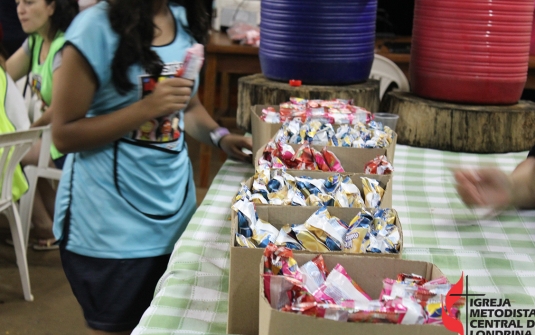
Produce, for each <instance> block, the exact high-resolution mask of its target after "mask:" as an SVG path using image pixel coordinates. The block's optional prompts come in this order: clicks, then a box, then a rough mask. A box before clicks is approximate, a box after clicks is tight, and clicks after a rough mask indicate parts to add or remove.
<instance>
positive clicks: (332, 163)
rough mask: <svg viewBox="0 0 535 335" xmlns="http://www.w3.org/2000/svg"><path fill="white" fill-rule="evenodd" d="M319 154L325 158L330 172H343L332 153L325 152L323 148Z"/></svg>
mask: <svg viewBox="0 0 535 335" xmlns="http://www.w3.org/2000/svg"><path fill="white" fill-rule="evenodd" d="M321 153H322V154H323V157H324V158H325V161H326V162H327V165H328V166H329V169H330V171H335V172H344V168H343V167H342V164H341V163H340V161H339V160H338V158H337V157H336V155H335V154H334V153H333V152H331V151H329V150H327V148H326V147H324V148H323V149H322V150H321Z"/></svg>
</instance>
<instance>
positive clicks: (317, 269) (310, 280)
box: [298, 255, 327, 294]
mask: <svg viewBox="0 0 535 335" xmlns="http://www.w3.org/2000/svg"><path fill="white" fill-rule="evenodd" d="M298 271H299V272H300V273H301V277H302V278H303V284H304V287H305V288H306V290H307V291H308V292H310V293H312V294H313V293H314V292H316V290H318V289H319V288H320V286H321V285H323V283H325V279H326V278H327V270H326V268H325V262H324V261H323V256H321V255H318V256H316V257H315V258H314V259H313V260H311V261H308V262H306V263H305V264H303V265H302V266H301V267H299V269H298Z"/></svg>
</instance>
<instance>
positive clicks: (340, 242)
mask: <svg viewBox="0 0 535 335" xmlns="http://www.w3.org/2000/svg"><path fill="white" fill-rule="evenodd" d="M232 209H233V210H234V211H235V212H236V213H237V218H238V231H237V233H236V241H237V243H238V244H239V245H240V246H242V247H248V248H264V247H266V246H267V245H268V244H269V243H274V244H275V245H277V246H284V247H287V248H290V249H294V250H309V251H315V252H327V251H344V252H348V253H367V252H368V253H398V252H399V249H400V231H399V229H398V227H397V226H396V225H395V222H396V213H395V211H394V210H392V209H370V210H369V211H368V210H366V209H364V208H363V209H362V210H361V212H359V213H358V214H357V215H356V216H355V217H354V218H353V219H352V220H351V222H349V224H348V223H346V222H344V221H343V220H341V219H339V218H338V217H335V216H332V215H330V214H329V212H328V210H327V207H321V208H319V209H318V210H317V211H316V212H315V213H314V214H312V215H311V216H310V217H309V218H308V219H307V220H306V222H305V223H303V224H286V225H284V226H283V227H282V228H281V229H280V231H279V230H278V229H277V228H275V227H274V226H273V225H271V224H270V223H269V222H266V221H264V220H262V219H259V218H258V217H257V214H256V211H255V208H254V204H253V203H252V202H249V201H247V200H245V199H242V200H240V201H237V202H236V203H234V205H232Z"/></svg>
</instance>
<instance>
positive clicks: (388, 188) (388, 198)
mask: <svg viewBox="0 0 535 335" xmlns="http://www.w3.org/2000/svg"><path fill="white" fill-rule="evenodd" d="M286 173H288V174H289V175H292V176H294V177H302V176H307V177H311V178H314V179H327V178H329V177H330V176H332V175H335V174H337V172H323V171H309V170H287V171H286ZM341 175H342V176H349V178H351V181H353V184H355V186H357V188H358V189H359V191H360V194H361V195H362V198H363V199H364V190H363V186H362V179H360V177H367V178H370V179H375V180H377V181H378V182H379V185H380V186H381V187H382V188H383V189H384V190H385V193H384V194H383V197H382V199H381V205H380V206H379V207H381V208H392V175H377V174H365V173H341ZM253 182H254V176H253V177H251V178H249V179H247V181H245V182H244V183H243V184H244V185H246V186H247V187H248V188H249V190H252V189H253ZM234 202H235V199H233V200H232V203H234ZM256 206H273V205H264V204H256Z"/></svg>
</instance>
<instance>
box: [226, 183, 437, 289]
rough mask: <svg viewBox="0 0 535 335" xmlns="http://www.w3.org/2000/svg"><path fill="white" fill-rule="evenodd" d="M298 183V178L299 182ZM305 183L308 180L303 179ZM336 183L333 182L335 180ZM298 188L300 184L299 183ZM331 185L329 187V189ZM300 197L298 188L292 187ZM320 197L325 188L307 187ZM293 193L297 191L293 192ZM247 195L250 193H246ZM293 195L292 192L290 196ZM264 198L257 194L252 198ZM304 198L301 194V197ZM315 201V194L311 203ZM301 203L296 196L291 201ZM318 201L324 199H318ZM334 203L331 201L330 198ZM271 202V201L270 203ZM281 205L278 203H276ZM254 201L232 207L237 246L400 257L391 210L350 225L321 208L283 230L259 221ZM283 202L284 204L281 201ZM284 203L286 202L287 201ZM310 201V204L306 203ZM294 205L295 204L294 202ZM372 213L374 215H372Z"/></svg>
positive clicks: (356, 219)
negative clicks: (302, 220) (271, 245)
mask: <svg viewBox="0 0 535 335" xmlns="http://www.w3.org/2000/svg"><path fill="white" fill-rule="evenodd" d="M296 179H297V178H296ZM304 180H305V181H306V180H307V179H304ZM333 181H334V179H333ZM297 183H298V184H299V183H301V182H297ZM329 186H330V185H329V183H328V187H329ZM289 187H290V188H293V189H294V190H295V192H296V194H297V193H299V194H301V193H300V192H299V190H298V189H297V188H295V187H294V186H292V185H291V184H289ZM308 187H309V188H310V189H312V190H314V189H315V190H316V191H312V192H315V193H318V196H325V197H327V198H329V197H330V196H329V195H327V194H319V192H320V189H324V188H325V186H324V185H321V184H318V186H317V187H316V186H310V185H309V186H308ZM292 192H294V191H292ZM244 193H247V192H244ZM288 193H291V192H288ZM255 195H258V196H259V197H263V196H262V195H259V194H258V193H256V194H253V195H252V196H251V198H254V196H255ZM301 195H302V194H301ZM313 197H315V195H314V194H313V193H311V194H310V196H309V198H308V199H311V198H313ZM296 198H298V199H300V200H302V199H301V198H300V196H297V195H295V196H293V198H292V199H296ZM318 199H319V200H318V201H319V202H321V203H324V202H325V199H321V198H319V197H318ZM329 199H331V200H332V198H329ZM270 200H271V199H270ZM277 200H278V201H279V199H277ZM251 201H254V200H253V199H242V200H239V201H237V202H236V203H234V204H233V206H232V209H233V210H235V211H236V214H237V219H238V231H237V235H236V243H237V244H238V245H239V246H242V247H247V248H263V247H265V246H266V245H268V244H269V243H274V244H275V245H277V246H283V247H287V248H288V249H292V250H308V251H315V252H328V251H345V252H350V253H398V252H399V249H400V240H401V236H400V232H399V230H398V227H397V226H396V225H395V223H396V222H395V221H396V215H395V212H394V211H393V210H391V209H375V210H372V212H368V211H367V210H365V209H362V211H361V212H360V213H359V214H357V215H356V216H355V217H354V218H353V219H352V220H351V222H350V223H349V224H347V223H345V222H344V221H343V220H341V219H339V218H337V217H335V216H332V215H330V213H329V212H328V210H327V207H326V206H321V207H320V208H319V209H318V210H316V212H314V213H313V214H312V215H311V216H310V217H309V218H308V219H307V220H306V221H305V222H304V223H303V224H294V225H288V224H287V225H285V226H283V227H282V228H281V229H279V230H278V229H277V228H275V227H274V226H273V225H271V224H270V223H268V222H265V221H263V220H262V219H259V218H258V217H257V214H256V212H255V208H254V203H253V202H251ZM281 201H282V200H281ZM284 201H285V200H284ZM307 201H308V200H307ZM292 204H295V200H294V201H293V202H292ZM372 213H373V214H372ZM432 289H433V290H435V291H440V290H442V289H443V286H441V285H439V284H435V285H434V286H432Z"/></svg>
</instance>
